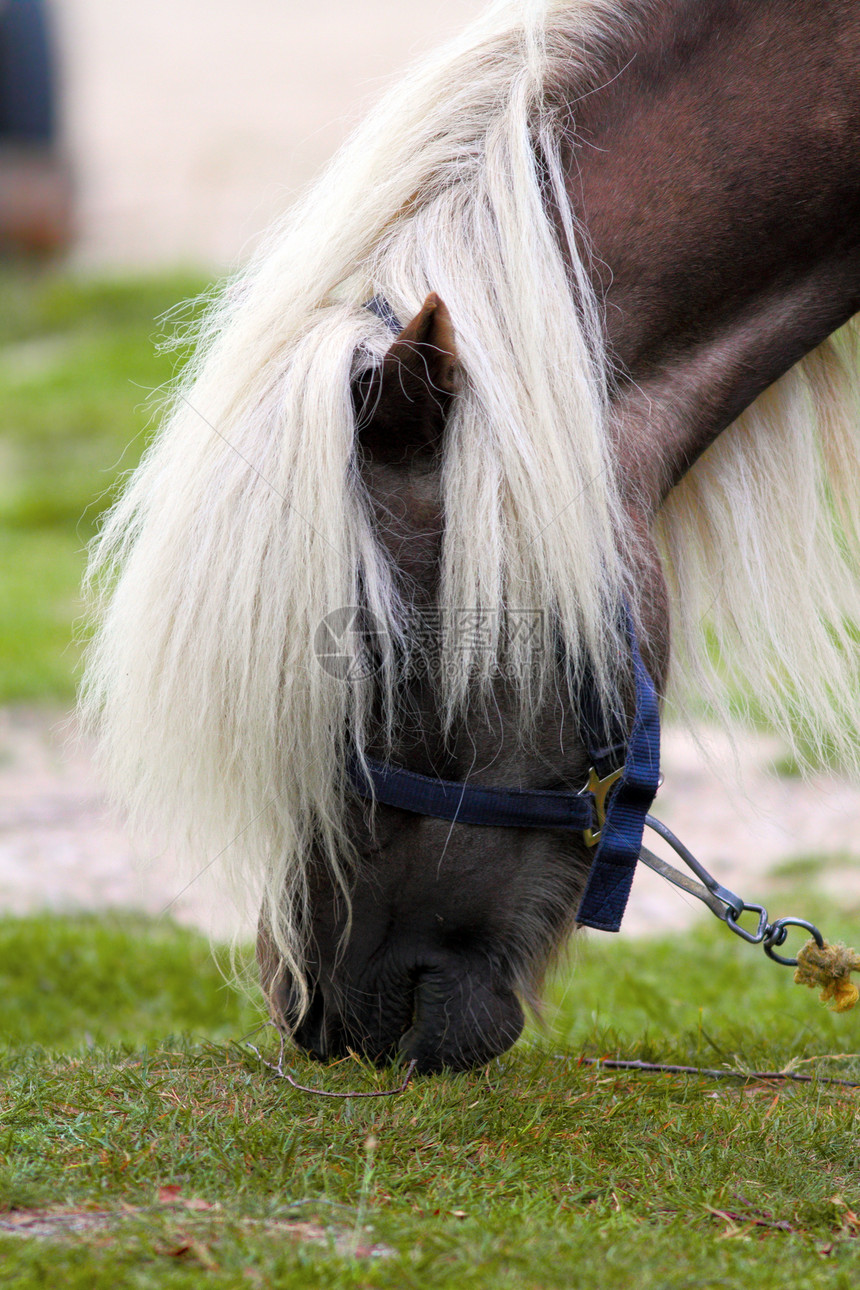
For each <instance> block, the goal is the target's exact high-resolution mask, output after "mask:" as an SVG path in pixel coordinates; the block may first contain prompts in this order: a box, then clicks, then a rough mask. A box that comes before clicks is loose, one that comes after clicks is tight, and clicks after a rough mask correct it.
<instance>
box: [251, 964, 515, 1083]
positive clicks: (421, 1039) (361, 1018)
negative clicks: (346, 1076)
mask: <svg viewBox="0 0 860 1290" xmlns="http://www.w3.org/2000/svg"><path fill="white" fill-rule="evenodd" d="M326 995H328V998H326ZM350 995H351V1006H348V1007H347V1006H344V1005H343V1003H341V1004H340V1006H337V1005H336V1004H335V1002H334V996H333V995H332V994H330V993H329V991H323V990H322V989H321V988H320V987H319V985H317V986H315V987H314V989H313V992H312V995H311V1003H310V1007H309V1008H308V1011H307V1012H306V1013H305V1015H304V1017H303V1018H302V1019H301V1021H300V1022H299V1023H298V1025H296V1026H295V1027H294V1028H293V1038H294V1040H295V1042H296V1044H297V1045H298V1046H299V1048H301V1049H303V1050H304V1051H305V1052H306V1053H308V1055H309V1056H311V1057H314V1058H316V1059H317V1060H318V1061H331V1060H333V1059H335V1058H337V1057H342V1056H344V1055H346V1054H347V1053H348V1052H349V1051H354V1052H360V1053H361V1054H362V1056H364V1057H367V1058H369V1059H370V1060H371V1061H373V1062H375V1063H377V1064H378V1065H383V1064H386V1063H388V1062H390V1061H392V1060H393V1059H396V1058H398V1057H399V1058H401V1059H402V1060H403V1061H405V1062H412V1061H414V1062H415V1063H416V1069H417V1070H418V1071H419V1072H421V1073H424V1074H431V1073H435V1072H439V1071H442V1070H455V1071H463V1070H472V1069H474V1068H475V1067H479V1066H483V1065H485V1064H486V1063H487V1062H488V1061H491V1060H492V1058H494V1057H498V1056H499V1055H500V1054H501V1053H503V1052H506V1051H507V1049H508V1048H510V1047H511V1045H512V1044H514V1043H515V1042H516V1040H517V1039H518V1038H519V1035H520V1032H521V1031H522V1028H523V1021H524V1018H523V1010H522V1007H521V1006H520V1002H519V1000H518V999H517V997H516V995H515V994H514V992H513V990H512V989H510V987H509V986H507V985H506V984H505V983H504V982H501V981H498V980H496V979H494V978H493V976H492V974H491V973H490V970H489V968H488V967H487V966H485V965H484V966H483V971H482V970H480V968H479V966H478V965H477V964H464V963H462V962H457V961H442V962H438V963H430V964H422V965H419V966H415V967H412V968H410V969H408V970H407V971H401V972H399V973H398V974H397V976H396V977H395V978H394V979H392V978H391V977H389V978H388V979H387V980H386V981H385V983H384V988H383V989H380V988H379V983H377V985H376V988H374V989H367V988H366V987H365V988H363V989H362V988H353V989H352V990H351V991H350ZM270 1002H271V1004H272V1005H273V1012H275V1013H281V1015H283V1008H282V1007H279V1006H278V1004H279V1001H277V1000H275V999H270Z"/></svg>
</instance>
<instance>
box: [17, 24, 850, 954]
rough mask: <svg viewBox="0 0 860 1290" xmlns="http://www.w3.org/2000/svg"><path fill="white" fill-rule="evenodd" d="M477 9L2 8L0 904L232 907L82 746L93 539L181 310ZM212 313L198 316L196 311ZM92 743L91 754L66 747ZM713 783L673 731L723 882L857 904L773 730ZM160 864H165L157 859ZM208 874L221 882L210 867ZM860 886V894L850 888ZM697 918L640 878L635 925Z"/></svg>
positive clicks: (691, 808) (674, 770)
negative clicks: (187, 868) (84, 586)
mask: <svg viewBox="0 0 860 1290" xmlns="http://www.w3.org/2000/svg"><path fill="white" fill-rule="evenodd" d="M481 7H482V5H481V3H480V0H434V3H433V4H432V5H425V4H420V3H418V0H397V2H395V0H361V3H360V4H356V3H348V2H347V0H318V3H316V4H313V5H308V4H306V3H298V0H243V2H242V3H241V4H237V3H236V0H169V2H168V0H146V3H143V0H122V3H117V2H116V0H53V2H52V3H47V2H44V3H43V2H42V0H0V297H2V309H0V909H2V910H4V911H6V912H7V913H11V914H23V913H25V912H27V911H30V910H32V909H34V908H43V907H46V906H47V907H49V908H53V909H56V910H68V909H76V908H77V909H86V908H105V907H115V908H129V907H133V908H137V909H141V910H143V911H146V912H148V913H150V914H155V915H161V914H163V913H164V912H165V911H167V913H169V915H170V916H172V917H177V918H179V919H180V920H181V921H185V922H189V923H192V924H194V925H197V926H202V927H204V928H206V929H208V930H212V931H214V932H215V933H216V934H219V935H220V934H222V933H226V932H229V931H231V930H232V929H233V928H234V927H235V925H236V919H235V915H234V914H233V913H232V911H231V910H230V909H229V907H228V906H227V905H226V904H225V902H224V900H223V899H222V898H221V896H220V895H219V894H217V893H216V894H215V895H214V896H213V895H212V894H211V893H207V891H206V884H205V882H204V881H202V880H201V881H199V882H191V884H190V886H186V884H187V883H188V881H189V877H193V875H186V876H185V877H184V878H180V877H179V876H178V875H177V874H176V872H175V869H174V866H173V863H172V861H171V858H170V856H153V855H150V854H141V853H139V852H138V850H137V849H136V847H135V845H134V843H133V842H132V841H131V840H130V839H129V838H128V837H127V836H126V835H125V833H124V832H123V831H122V829H121V828H120V827H119V826H118V825H117V824H116V823H114V822H112V819H111V816H110V814H109V812H108V810H107V807H106V804H105V801H104V798H103V793H102V790H101V787H100V785H99V782H98V778H97V776H96V774H95V773H94V771H93V769H92V750H91V749H90V748H89V747H88V746H87V744H86V743H85V742H81V741H75V740H74V734H75V731H74V725H73V723H71V724H70V723H69V721H68V719H67V717H66V714H67V713H68V711H69V710H70V708H71V705H72V703H73V695H74V687H75V679H76V674H77V668H78V663H79V649H78V646H77V645H76V644H75V643H74V642H75V633H76V624H78V625H79V619H80V614H81V601H80V597H79V592H78V587H79V584H80V577H81V573H82V570H83V565H84V555H85V547H86V543H87V541H88V540H89V538H90V537H91V536H92V534H93V533H94V531H95V529H96V527H97V525H98V521H99V516H100V515H101V513H102V512H103V510H104V508H105V507H106V506H107V505H108V504H109V502H110V500H111V498H112V497H113V496H114V495H115V489H116V486H117V481H118V480H119V479H120V478H121V476H122V475H123V474H124V473H125V472H126V471H128V470H129V469H130V468H132V467H133V466H134V465H135V463H136V461H137V459H138V458H139V456H140V452H141V450H142V447H143V445H144V443H145V440H146V436H147V433H148V432H150V431H151V429H152V425H153V421H154V419H155V416H156V409H157V402H158V391H159V390H160V389H161V388H162V387H163V386H164V384H165V382H167V381H169V379H170V378H171V376H172V374H173V372H174V371H175V368H176V366H177V364H178V363H181V361H182V357H183V352H184V351H183V349H182V347H181V345H180V346H179V347H178V348H173V349H160V348H159V344H160V342H161V341H162V340H163V339H164V337H165V335H167V334H169V333H170V332H171V331H172V330H173V328H174V323H173V322H171V321H169V320H168V321H165V314H166V313H167V311H169V310H171V309H173V308H174V307H175V306H176V305H177V304H178V303H179V302H181V301H184V300H188V299H193V298H194V297H195V296H197V295H199V293H200V292H201V291H204V290H206V289H207V287H209V286H210V285H211V283H212V281H213V280H214V279H215V278H217V277H218V276H219V275H221V274H222V273H223V272H224V271H225V270H228V269H231V268H234V267H235V266H236V265H237V264H239V263H241V261H242V259H243V258H244V257H245V256H246V255H247V254H248V252H249V251H250V250H251V249H252V247H253V245H254V243H255V240H256V239H257V237H258V236H259V235H260V233H261V232H262V231H263V230H264V229H265V228H266V226H267V225H268V224H269V223H270V221H271V220H272V219H273V218H274V217H275V216H277V215H278V214H279V213H280V212H281V211H283V210H284V209H285V207H286V206H287V205H288V204H289V202H290V201H291V199H292V198H293V197H294V196H295V194H296V193H297V191H298V190H299V189H300V188H301V187H302V186H303V185H304V184H305V183H306V182H308V181H309V180H310V179H311V178H312V177H313V175H314V174H315V172H316V171H317V170H318V169H319V167H320V166H321V165H322V164H323V163H324V162H325V160H326V158H327V157H328V156H330V154H331V153H332V152H333V151H334V150H335V148H336V147H337V145H338V144H339V143H340V142H341V140H342V139H343V138H344V137H345V136H346V134H347V133H348V131H349V130H350V128H351V127H352V126H353V125H354V124H355V123H356V122H357V121H358V119H359V118H360V117H361V115H362V112H363V111H364V109H365V108H366V107H367V105H368V104H369V103H370V102H372V101H373V100H374V99H375V98H376V97H377V96H378V95H379V93H380V92H381V90H382V89H383V88H384V87H385V85H386V84H387V83H388V81H389V80H390V78H392V77H394V76H396V74H397V73H398V71H400V70H401V69H402V68H403V67H404V66H405V65H406V64H407V63H408V62H409V61H411V60H412V59H413V58H414V57H416V56H417V55H418V54H420V53H421V52H422V51H423V50H425V49H427V48H429V47H431V46H432V45H434V44H436V43H438V42H439V41H440V40H441V39H442V38H444V37H445V36H446V35H448V34H449V33H451V32H453V31H454V30H456V29H457V28H458V27H459V26H461V25H462V24H463V23H464V22H465V21H466V20H467V19H469V18H470V17H471V16H473V14H475V13H476V12H477V11H478V10H479V9H480V8H481ZM193 312H194V306H193V305H192V306H190V307H188V308H186V310H185V312H184V313H183V314H182V315H181V317H182V318H183V319H185V320H186V321H187V320H188V319H189V318H191V317H193ZM69 736H71V737H72V738H71V742H70V741H69ZM700 741H701V742H702V743H704V744H705V745H707V746H708V747H709V749H710V753H711V765H712V764H713V763H714V762H716V763H717V764H718V765H724V766H726V767H728V768H729V770H731V769H732V767H733V766H734V765H735V764H736V765H738V766H739V767H740V769H741V772H742V784H743V789H742V791H741V792H740V793H739V792H738V790H737V787H736V785H735V783H734V781H732V780H730V781H729V782H728V786H727V784H725V783H720V782H718V781H717V780H715V779H714V777H713V774H712V769H711V765H709V764H708V763H706V761H705V759H704V758H703V756H702V753H701V748H700V746H699V745H698V744H697V743H696V742H695V741H694V740H692V739H691V738H689V737H688V736H682V735H680V734H678V735H674V734H673V735H670V737H669V738H668V739H667V746H666V770H667V783H666V787H665V789H664V791H663V793H662V795H661V805H662V807H663V809H662V811H661V814H663V815H664V816H665V817H666V818H667V821H668V822H669V823H671V824H672V827H674V828H675V829H676V830H677V831H678V832H679V833H681V835H682V836H683V837H685V839H687V840H688V841H689V843H690V845H691V846H693V848H694V849H695V850H696V851H697V852H700V853H701V855H702V858H703V859H704V860H705V862H706V863H709V864H711V865H712V866H715V867H717V869H718V871H719V873H720V876H721V879H722V880H723V881H725V882H726V883H728V884H729V885H738V886H741V888H742V890H744V891H745V893H746V894H747V896H748V899H760V898H761V897H762V894H763V890H764V888H763V884H764V882H765V878H766V877H768V876H769V878H773V877H774V876H776V878H778V877H779V874H780V872H782V871H785V873H786V874H787V875H789V876H793V878H795V879H798V880H800V881H802V882H806V883H808V882H809V881H811V878H812V876H813V875H815V876H816V879H820V881H821V882H823V883H824V884H825V885H827V884H829V885H830V887H832V889H833V892H834V893H838V895H839V898H840V899H842V900H844V899H845V893H846V891H853V892H854V893H855V895H856V888H857V879H856V874H857V872H858V869H860V866H857V864H856V861H857V859H858V850H860V827H858V825H860V799H858V795H857V792H856V790H855V789H853V788H852V787H851V786H849V785H847V784H845V783H843V782H842V781H841V780H839V779H838V778H833V777H828V776H825V775H824V774H822V776H821V777H819V778H818V779H817V780H815V781H814V782H813V783H812V784H810V785H801V784H800V782H799V781H798V780H797V779H796V778H793V777H792V776H791V774H790V772H791V769H792V768H791V767H790V765H788V764H787V763H786V762H785V760H784V759H782V760H781V752H780V749H779V747H778V745H776V744H774V742H773V741H772V740H771V739H770V737H769V736H767V735H766V734H761V733H759V734H758V735H755V736H746V735H744V736H742V737H741V736H739V738H738V741H737V744H736V748H735V751H734V753H733V752H732V751H731V749H730V748H729V746H728V745H727V743H726V741H725V740H724V739H723V738H722V737H721V736H718V735H716V734H715V733H713V732H709V731H702V732H700ZM144 862H145V863H144ZM201 867H202V865H201ZM852 884H853V885H852ZM695 916H696V915H695V911H694V910H693V909H692V908H691V903H690V902H687V903H684V901H683V898H682V897H681V896H680V895H679V894H678V893H674V892H669V891H668V890H667V889H666V888H665V886H662V885H660V884H659V883H658V882H657V880H656V879H652V878H651V876H650V875H648V874H647V873H646V874H643V875H642V878H641V879H637V889H636V893H635V896H634V905H633V908H632V910H631V916H630V920H629V924H628V926H629V928H630V930H632V931H636V930H640V931H641V930H649V929H654V928H660V927H663V928H665V927H669V926H671V927H677V926H678V925H679V924H683V923H684V922H688V921H690V920H691V919H692V918H694V917H695Z"/></svg>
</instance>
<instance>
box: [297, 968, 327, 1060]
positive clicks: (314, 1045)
mask: <svg viewBox="0 0 860 1290" xmlns="http://www.w3.org/2000/svg"><path fill="white" fill-rule="evenodd" d="M293 1038H294V1039H295V1041H296V1043H297V1044H298V1046H299V1048H303V1049H304V1050H305V1052H306V1053H308V1054H309V1055H310V1056H311V1057H314V1058H316V1060H317V1061H320V1062H322V1061H325V1060H326V1058H327V1057H328V1052H329V1041H328V1034H327V1026H326V1007H325V999H324V998H323V992H322V990H321V989H320V988H319V986H317V987H316V988H315V989H314V992H313V994H312V995H311V1002H310V1007H309V1008H308V1010H307V1012H306V1013H305V1015H304V1017H303V1018H302V1020H301V1021H300V1022H299V1024H298V1025H297V1026H296V1028H295V1030H294V1032H293Z"/></svg>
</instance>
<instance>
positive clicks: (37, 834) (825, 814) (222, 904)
mask: <svg viewBox="0 0 860 1290" xmlns="http://www.w3.org/2000/svg"><path fill="white" fill-rule="evenodd" d="M697 741H698V742H697ZM664 742H665V747H664V755H663V763H664V771H665V775H666V782H665V785H664V787H663V789H662V790H661V792H660V798H659V811H658V814H659V815H660V817H661V818H662V819H664V820H665V821H666V823H667V824H668V825H669V826H670V827H671V828H672V829H673V830H674V831H675V832H676V833H678V834H679V835H680V836H681V837H682V838H683V839H684V841H685V842H686V843H687V845H688V846H690V847H691V849H692V850H693V851H694V853H695V854H697V855H698V856H699V857H700V858H701V860H702V861H703V863H704V864H706V865H707V866H709V867H711V868H713V869H714V870H716V872H717V874H718V875H719V878H720V880H721V881H722V882H723V883H724V884H725V885H727V886H729V887H731V888H733V889H734V890H739V891H740V892H741V894H743V895H744V896H745V897H746V898H747V899H748V900H751V901H761V900H762V899H766V898H767V896H768V893H769V892H772V891H773V885H774V875H775V873H776V872H777V871H778V870H779V869H780V868H781V867H783V866H785V865H786V863H788V862H790V861H792V860H797V859H801V858H804V857H809V856H815V857H822V863H821V865H820V867H819V870H818V872H817V873H816V875H815V881H816V883H817V884H819V885H822V886H824V887H825V888H826V889H828V890H830V891H831V892H832V893H833V894H838V895H839V896H840V897H841V898H845V897H846V894H851V895H857V894H860V863H858V861H860V788H858V787H856V786H854V785H850V784H848V783H845V782H843V781H841V780H838V779H833V778H827V777H821V778H820V779H814V780H812V781H811V782H809V783H802V782H801V781H798V780H795V779H784V778H779V777H778V776H776V775H775V774H773V772H772V771H771V770H770V769H769V767H770V765H771V763H772V761H773V758H774V755H775V754H777V753H778V752H779V747H778V745H777V744H775V742H774V741H772V740H768V739H764V738H762V737H760V736H748V735H739V736H738V738H737V741H736V747H735V755H736V761H737V769H738V771H739V773H740V781H741V783H742V784H743V792H740V790H739V789H738V787H737V783H736V781H735V773H734V772H735V757H734V756H733V753H732V749H731V746H730V744H729V742H728V741H727V740H726V738H725V737H724V736H721V735H719V734H718V733H716V732H714V731H699V732H697V737H696V739H693V738H691V736H689V735H687V734H684V733H681V732H679V731H671V730H670V731H669V732H668V733H667V735H666V738H665V741H664ZM699 744H703V745H706V746H707V747H708V749H709V757H710V759H711V761H712V763H713V769H712V768H711V766H710V765H709V764H708V762H707V761H706V759H705V756H704V755H703V752H702V749H701V747H700V746H699ZM91 752H92V750H91V749H90V748H89V747H88V746H87V744H86V743H82V742H81V741H80V740H79V739H76V738H75V731H74V725H73V723H72V722H71V721H70V719H69V718H68V717H64V716H63V714H62V713H59V712H54V713H45V712H43V711H39V710H31V709H7V710H0V908H2V909H5V910H8V911H9V912H11V913H16V914H23V913H25V912H27V911H29V910H34V909H40V908H45V907H47V908H51V909H55V910H83V909H86V910H93V909H108V908H112V909H137V910H142V911H145V912H147V913H150V914H161V913H163V912H165V911H167V912H169V914H170V916H171V917H174V918H177V919H178V920H179V921H180V922H183V923H187V924H190V925H193V926H196V927H200V928H202V929H204V930H206V931H208V932H211V933H212V934H214V935H215V936H216V937H226V936H229V935H230V934H232V933H233V932H234V931H238V932H239V933H244V934H250V933H251V931H252V927H253V922H252V920H251V919H250V918H249V917H248V916H247V915H246V916H243V915H242V914H240V913H238V912H237V911H236V910H235V909H234V908H233V907H232V905H231V902H230V901H229V900H228V899H226V898H225V896H224V893H223V891H219V890H218V889H217V887H214V888H213V886H212V885H211V884H210V883H207V880H206V876H204V877H203V878H199V879H194V874H193V873H188V874H184V873H181V872H180V871H179V870H178V868H177V864H176V861H175V858H174V857H172V856H171V855H170V853H169V852H167V853H163V854H159V855H152V854H149V853H147V852H146V851H145V850H141V849H139V848H137V847H136V846H135V845H134V843H133V841H132V840H131V838H130V837H129V836H128V834H127V833H126V832H125V831H124V830H123V828H122V827H121V825H120V824H119V823H118V822H117V820H116V819H115V818H112V816H111V813H110V811H109V809H108V807H107V805H106V803H105V800H104V796H103V793H102V789H101V786H100V784H99V782H98V778H97V775H96V773H95V771H94V770H93V766H92V756H91ZM715 772H716V773H715ZM654 849H658V848H657V847H655V848H654ZM207 859H208V857H201V866H200V867H201V868H203V867H204V865H205V864H206V861H207ZM189 881H190V885H187V884H188V883H189ZM775 912H780V913H796V912H798V911H797V910H794V909H791V910H788V909H782V908H780V909H779V910H778V911H776V909H775ZM707 916H708V915H707V914H706V913H704V912H700V907H699V906H698V904H697V902H695V901H694V900H692V899H691V898H689V897H687V896H685V895H683V894H682V893H680V892H678V891H676V890H675V889H674V888H672V887H670V886H669V885H668V884H667V883H665V882H663V881H662V880H660V879H658V878H656V877H655V876H654V875H653V874H652V873H650V872H649V871H648V870H645V869H644V868H642V867H641V866H640V872H639V874H638V876H637V879H636V883H635V885H634V891H633V896H632V898H631V904H630V908H629V910H628V914H627V917H626V920H625V934H627V935H642V934H646V933H648V932H649V931H668V930H672V929H682V928H685V927H688V926H690V925H691V924H692V923H693V922H694V921H695V920H696V919H697V918H700V917H707Z"/></svg>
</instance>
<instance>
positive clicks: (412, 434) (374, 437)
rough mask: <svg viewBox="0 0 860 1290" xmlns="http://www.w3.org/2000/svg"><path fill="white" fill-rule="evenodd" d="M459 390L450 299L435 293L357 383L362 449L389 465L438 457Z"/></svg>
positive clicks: (357, 409) (373, 457) (357, 421)
mask: <svg viewBox="0 0 860 1290" xmlns="http://www.w3.org/2000/svg"><path fill="white" fill-rule="evenodd" d="M456 392H457V349H456V344H455V341H454V326H453V324H452V322H451V315H450V314H449V312H448V309H447V306H446V305H445V302H444V301H443V300H441V299H440V298H439V296H437V295H436V293H435V292H431V294H430V295H429V296H428V297H427V299H426V300H425V301H424V304H423V305H422V306H421V310H420V312H419V313H417V314H416V315H415V317H414V318H413V319H412V321H411V322H410V323H407V325H406V326H405V327H404V328H403V331H402V332H400V334H399V336H398V337H397V339H396V340H395V341H394V343H393V345H392V346H391V348H390V349H389V350H388V353H387V354H386V355H385V358H384V359H383V361H382V364H381V366H379V367H376V368H374V369H372V370H371V371H369V372H366V373H364V374H363V375H362V376H360V377H359V378H358V379H357V381H356V382H355V384H354V386H353V399H354V402H355V413H356V427H357V435H358V442H359V445H360V447H361V449H362V451H363V452H364V453H365V454H366V455H367V456H368V457H369V458H370V459H371V460H372V461H378V462H385V463H387V464H396V463H402V464H404V465H408V464H409V463H410V462H411V461H412V460H413V459H414V458H415V456H416V455H418V454H421V455H424V456H432V454H433V453H435V451H436V449H437V448H438V446H439V444H440V442H441V439H442V435H443V433H444V430H445V419H446V416H447V412H448V406H449V404H450V402H451V398H452V396H453V395H454V394H456Z"/></svg>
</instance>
